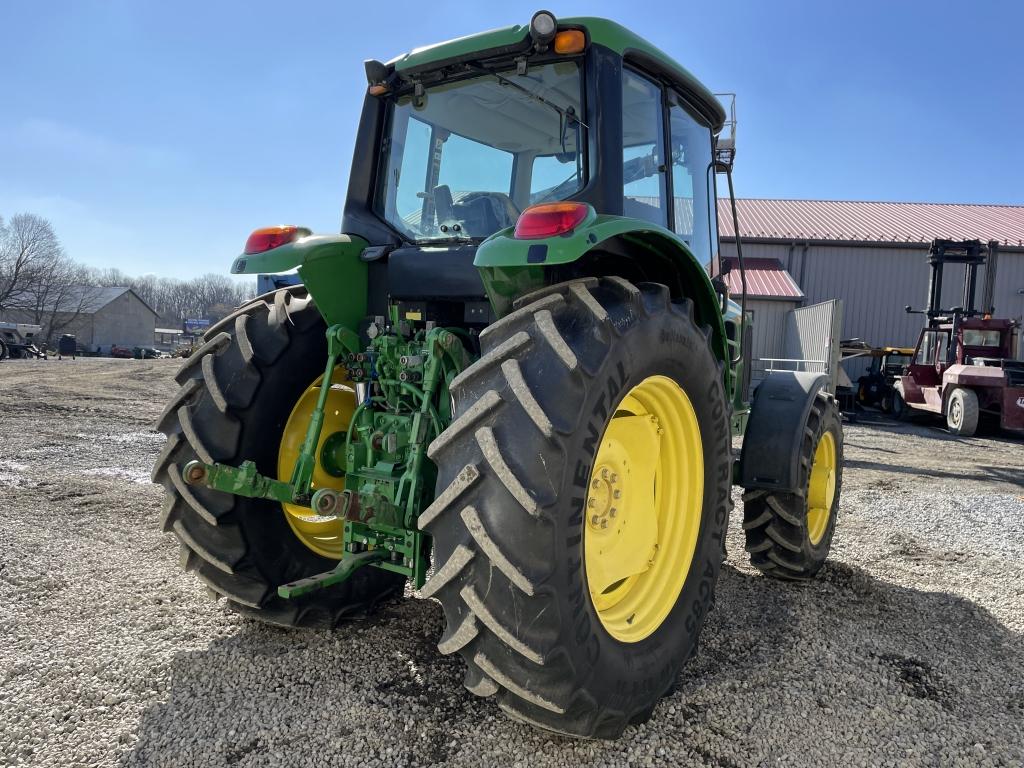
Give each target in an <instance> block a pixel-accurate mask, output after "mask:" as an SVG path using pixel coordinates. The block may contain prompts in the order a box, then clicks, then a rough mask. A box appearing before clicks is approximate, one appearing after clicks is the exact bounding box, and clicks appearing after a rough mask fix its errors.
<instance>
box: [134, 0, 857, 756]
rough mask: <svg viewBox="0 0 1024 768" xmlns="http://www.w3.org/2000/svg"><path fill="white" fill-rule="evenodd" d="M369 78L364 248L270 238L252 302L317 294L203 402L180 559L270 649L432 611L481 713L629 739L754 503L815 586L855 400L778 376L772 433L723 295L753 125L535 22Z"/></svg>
mask: <svg viewBox="0 0 1024 768" xmlns="http://www.w3.org/2000/svg"><path fill="white" fill-rule="evenodd" d="M366 74H367V80H368V89H367V95H366V98H365V101H364V104H363V111H362V116H361V118H360V123H359V130H358V135H357V138H356V147H355V156H354V160H353V164H352V170H351V174H350V181H349V188H348V198H347V202H346V204H345V209H344V218H343V222H342V229H343V231H344V234H340V235H314V234H312V233H311V232H310V231H309V230H306V229H302V228H299V227H294V226H281V227H270V228H267V229H260V230H257V231H256V232H254V233H253V234H252V236H251V237H250V238H249V240H248V242H247V244H246V247H245V252H244V253H243V254H242V255H241V256H239V257H238V258H237V259H236V260H235V262H234V264H233V266H232V270H231V271H232V272H233V273H236V274H257V273H282V272H288V271H290V270H293V269H295V268H297V269H298V274H299V276H300V278H301V280H302V284H301V285H296V286H290V287H286V288H282V289H280V290H276V291H273V292H270V293H267V294H265V295H263V296H260V297H259V298H257V299H256V300H254V301H253V302H251V303H250V304H248V305H246V306H243V307H241V308H240V309H238V310H237V311H236V312H235V313H234V314H233V315H231V316H230V317H228V318H226V319H225V320H223V321H221V322H220V323H218V324H217V325H216V326H214V327H212V328H211V329H210V330H209V331H208V332H207V334H206V337H205V343H204V344H203V346H202V347H200V348H199V349H197V351H196V352H195V354H193V355H192V356H191V357H190V358H189V359H188V361H187V362H186V363H185V365H184V367H183V368H182V369H181V371H180V372H179V373H178V374H177V380H178V382H179V383H180V384H181V390H180V391H179V393H178V394H177V395H176V396H175V397H174V399H173V400H172V402H171V403H170V404H169V405H168V406H167V408H166V409H165V411H164V413H163V416H162V417H161V419H160V423H159V429H160V430H161V431H162V432H164V433H165V434H166V435H167V438H168V439H167V443H166V446H165V447H164V449H163V451H162V453H161V454H160V456H159V458H158V460H157V463H156V467H155V469H154V478H155V480H156V481H157V482H159V483H161V484H162V485H163V486H164V487H165V488H166V489H167V493H168V497H167V505H166V508H165V512H164V516H163V524H164V527H165V529H166V530H169V531H173V532H174V534H175V535H176V536H177V538H178V540H179V541H180V543H181V549H182V559H183V563H184V566H185V567H186V568H187V569H189V570H192V571H194V572H195V574H196V575H197V576H198V577H199V578H200V579H201V580H202V581H203V582H205V584H206V585H207V586H208V587H209V588H210V590H211V591H212V593H213V594H214V595H215V596H217V597H221V596H223V597H225V598H227V600H228V602H229V604H230V605H231V606H232V607H233V608H234V609H236V610H238V611H240V612H242V613H244V614H247V615H251V616H253V617H256V618H258V619H261V620H264V621H268V622H271V623H274V624H279V625H285V626H290V627H299V626H301V627H333V626H335V625H337V624H338V623H339V622H340V621H341V620H343V619H346V618H348V617H350V616H355V615H358V614H361V613H365V612H366V611H367V610H368V609H370V608H372V607H373V606H374V605H375V604H377V603H379V602H380V601H382V600H385V599H388V598H390V597H392V596H400V595H401V594H402V593H403V589H404V587H405V585H406V583H409V584H410V586H411V588H412V590H414V591H415V592H416V593H417V594H418V596H419V597H422V598H433V599H436V600H437V601H439V602H440V604H441V606H442V608H443V609H444V616H445V620H446V629H445V630H444V632H443V634H442V636H441V637H440V640H439V642H438V648H439V650H440V651H441V653H445V654H451V653H459V654H460V655H461V656H462V657H463V658H464V660H465V663H466V679H465V684H466V687H467V688H469V690H470V691H472V692H473V693H475V694H477V695H480V696H493V697H494V699H495V700H496V702H497V703H498V706H499V707H501V708H502V709H503V710H504V711H505V712H507V713H508V714H509V715H511V716H512V717H514V718H517V719H519V720H522V721H525V722H528V723H532V724H535V725H537V726H539V727H541V728H544V729H548V730H551V731H557V732H560V733H564V734H570V735H574V736H583V737H599V738H614V737H616V736H618V735H619V734H620V733H621V732H622V730H623V729H624V728H625V727H626V726H627V725H628V724H630V723H635V722H641V721H643V720H645V719H646V718H648V717H649V716H650V714H651V712H652V711H653V709H654V707H655V705H656V704H657V702H658V700H659V699H660V698H661V697H662V696H664V695H665V694H666V693H667V692H668V691H669V690H670V689H671V688H672V687H673V685H674V683H675V681H676V679H677V677H678V673H679V671H680V668H681V667H682V666H683V664H684V663H685V662H686V661H687V659H688V658H689V657H690V656H691V655H692V654H693V653H694V651H695V649H696V647H697V639H698V635H699V634H700V631H701V627H702V625H703V623H704V620H705V618H706V617H707V614H708V612H709V611H710V610H711V609H712V607H713V605H714V599H715V585H716V582H717V579H718V575H719V569H720V567H721V564H722V560H723V554H724V537H725V530H726V525H727V523H728V519H729V514H730V510H731V508H732V501H731V489H732V486H733V485H740V486H742V487H743V488H744V489H745V492H744V496H743V504H744V514H743V520H744V522H743V529H744V531H745V533H746V541H747V550H748V551H749V553H750V556H751V560H752V563H753V565H754V566H755V567H756V568H758V569H759V570H761V571H762V572H763V573H764V574H766V575H769V576H774V577H779V578H783V579H807V578H810V577H812V576H813V575H814V574H815V573H816V572H817V571H818V570H819V569H820V568H821V566H822V563H823V562H824V560H825V557H826V554H827V553H828V550H829V546H830V543H831V539H832V533H833V529H834V526H835V520H836V511H837V508H838V502H839V492H840V484H841V472H842V430H841V426H840V421H839V417H838V412H837V409H836V406H835V402H834V399H833V398H832V396H831V395H830V394H829V392H828V387H827V383H826V381H825V379H824V377H823V376H821V375H813V374H799V373H797V374H792V373H790V374H782V373H777V374H773V375H772V376H770V377H769V378H768V379H766V380H765V381H764V382H763V383H762V384H761V385H760V386H759V387H758V390H757V393H756V395H755V397H754V398H753V402H752V403H751V402H749V401H748V396H747V389H748V388H749V370H750V368H749V355H750V345H749V338H750V336H749V328H750V324H749V321H748V319H747V317H746V313H745V312H744V311H743V309H742V307H741V306H739V305H737V304H736V303H735V302H733V301H731V300H730V299H729V297H728V294H727V291H726V289H725V287H724V284H723V282H722V281H721V280H717V279H716V280H714V281H713V280H712V279H710V278H709V276H708V271H707V269H706V268H705V265H709V264H715V259H716V258H717V252H718V235H717V212H716V204H715V203H716V183H717V177H718V175H724V176H725V177H726V178H727V179H728V181H729V193H730V196H731V194H732V182H731V174H730V169H731V160H732V147H731V142H730V141H728V140H726V139H724V138H722V132H723V125H724V124H725V123H726V121H727V119H726V118H727V116H726V114H725V111H724V109H723V107H722V105H721V104H720V103H719V101H718V100H717V99H716V98H715V97H714V96H713V95H712V94H711V93H710V92H709V91H708V90H707V89H706V88H705V87H704V86H702V85H701V84H700V83H699V82H698V81H697V80H696V79H695V78H694V77H693V76H692V75H691V74H690V73H689V72H687V71H686V70H685V69H683V68H682V67H680V66H679V65H678V64H676V63H675V62H674V61H672V59H670V58H669V57H668V56H666V55H665V54H664V53H662V52H661V51H659V50H658V49H656V48H654V47H653V46H651V45H650V44H648V43H647V42H645V41H644V40H642V39H640V38H639V37H637V36H636V35H634V34H632V33H630V32H629V31H627V30H626V29H624V28H622V27H621V26H619V25H617V24H615V23H612V22H610V21H606V20H603V19H596V18H572V19H563V20H557V19H555V17H554V16H553V15H552V14H551V13H548V12H546V11H541V12H539V13H537V14H536V15H535V16H534V17H533V18H532V20H531V21H530V23H529V24H528V25H525V26H512V27H507V28H504V29H499V30H494V31H491V32H485V33H481V34H477V35H472V36H469V37H465V38H461V39H458V40H453V41H450V42H447V43H442V44H439V45H434V46H430V47H426V48H419V49H417V50H415V51H413V52H412V53H409V54H406V55H404V56H401V57H399V58H397V59H394V60H393V61H391V62H389V63H387V64H382V63H380V62H377V61H369V62H367V63H366ZM733 215H734V216H735V206H734V209H733ZM744 339H747V341H746V342H745V341H744ZM741 434H743V435H744V442H743V450H742V453H741V454H740V455H739V456H735V455H734V452H733V448H732V438H733V437H734V436H737V435H741Z"/></svg>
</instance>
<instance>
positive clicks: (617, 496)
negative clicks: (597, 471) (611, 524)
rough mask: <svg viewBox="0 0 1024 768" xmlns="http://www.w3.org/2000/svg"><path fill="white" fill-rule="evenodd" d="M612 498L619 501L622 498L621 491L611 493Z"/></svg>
mask: <svg viewBox="0 0 1024 768" xmlns="http://www.w3.org/2000/svg"><path fill="white" fill-rule="evenodd" d="M612 498H613V499H621V498H622V491H619V490H615V491H612Z"/></svg>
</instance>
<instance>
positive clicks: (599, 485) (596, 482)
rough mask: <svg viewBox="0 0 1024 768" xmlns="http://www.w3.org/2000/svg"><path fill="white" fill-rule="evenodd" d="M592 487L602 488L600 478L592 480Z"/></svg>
mask: <svg viewBox="0 0 1024 768" xmlns="http://www.w3.org/2000/svg"><path fill="white" fill-rule="evenodd" d="M590 487H591V488H600V487H601V481H600V480H595V481H594V482H592V483H591V484H590Z"/></svg>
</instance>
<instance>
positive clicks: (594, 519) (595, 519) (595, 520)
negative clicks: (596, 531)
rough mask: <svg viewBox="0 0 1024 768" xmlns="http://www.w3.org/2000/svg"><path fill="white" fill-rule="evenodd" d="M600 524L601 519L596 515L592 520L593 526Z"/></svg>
mask: <svg viewBox="0 0 1024 768" xmlns="http://www.w3.org/2000/svg"><path fill="white" fill-rule="evenodd" d="M599 522H601V518H600V517H598V516H597V515H594V516H593V517H592V518H590V524H591V525H597V524H598V523H599Z"/></svg>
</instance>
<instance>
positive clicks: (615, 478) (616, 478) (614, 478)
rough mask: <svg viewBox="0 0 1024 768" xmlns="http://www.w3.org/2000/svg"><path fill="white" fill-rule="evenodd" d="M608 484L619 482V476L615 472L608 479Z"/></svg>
mask: <svg viewBox="0 0 1024 768" xmlns="http://www.w3.org/2000/svg"><path fill="white" fill-rule="evenodd" d="M608 482H609V483H617V482H619V476H618V475H617V474H615V473H614V472H612V476H611V477H609V478H608Z"/></svg>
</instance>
